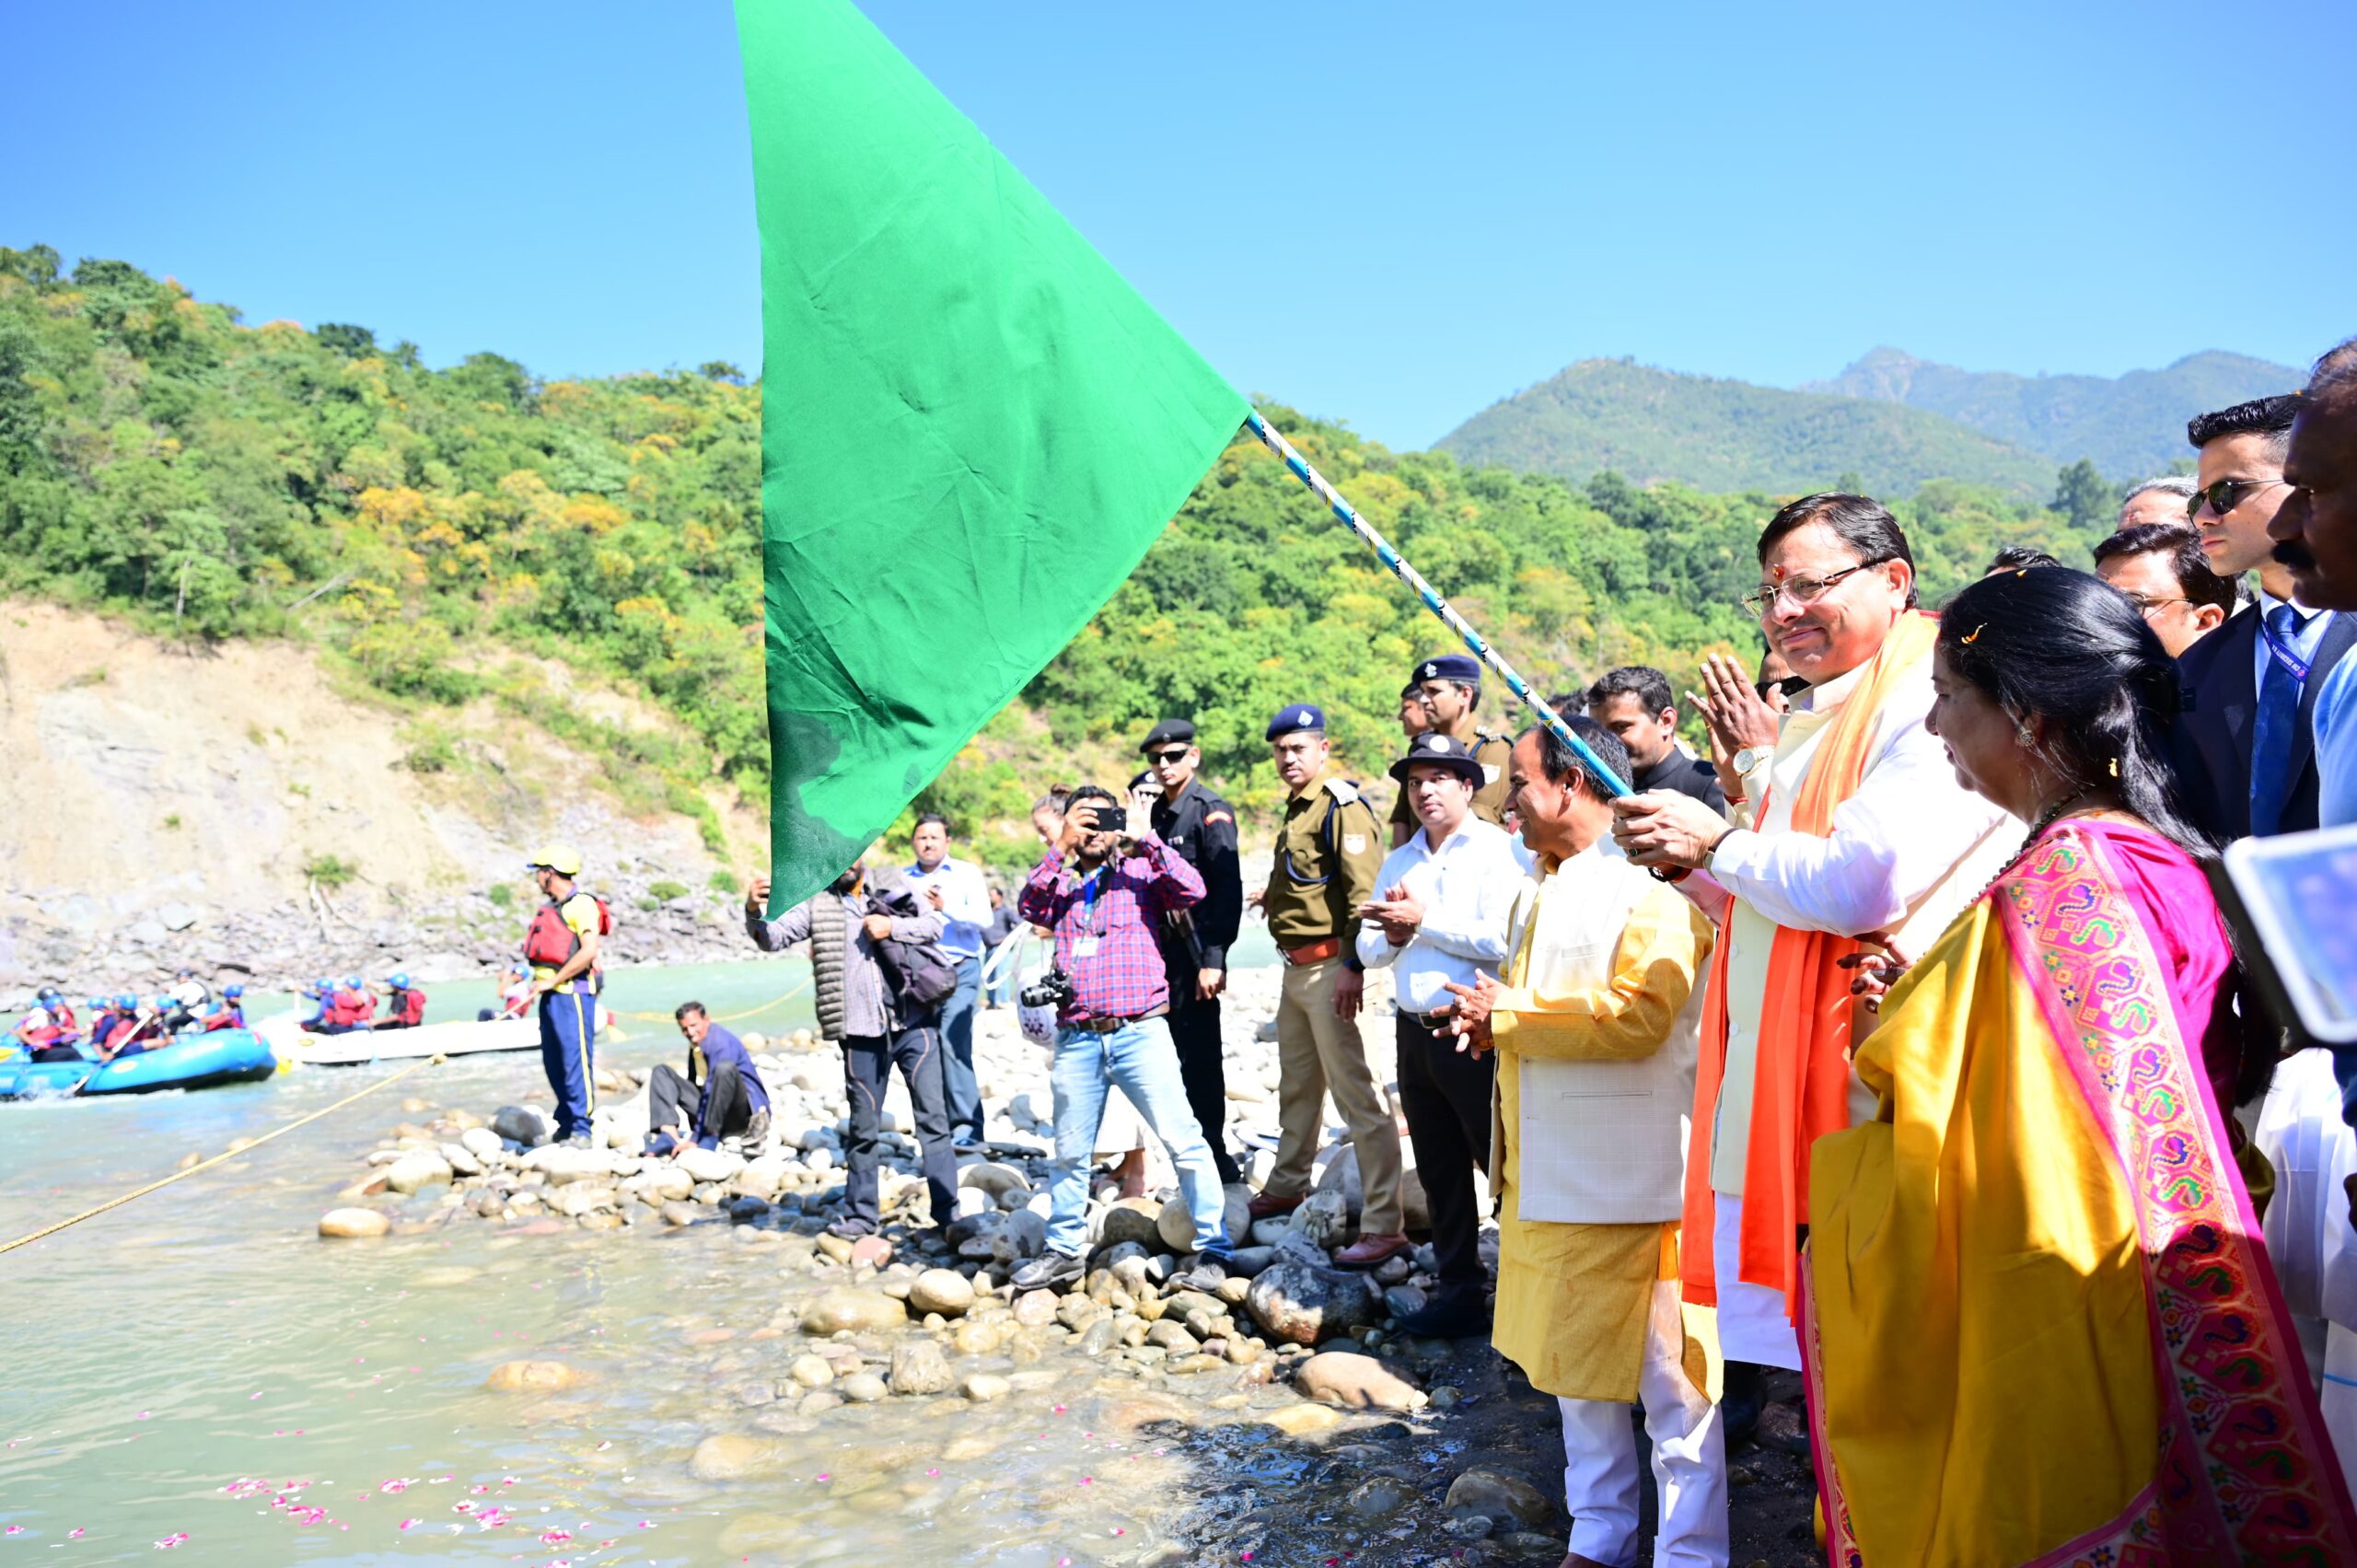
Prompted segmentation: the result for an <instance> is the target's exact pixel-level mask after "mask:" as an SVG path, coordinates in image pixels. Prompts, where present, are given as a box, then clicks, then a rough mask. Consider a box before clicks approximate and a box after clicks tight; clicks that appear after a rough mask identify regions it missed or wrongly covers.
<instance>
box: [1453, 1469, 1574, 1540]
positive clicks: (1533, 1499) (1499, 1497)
mask: <svg viewBox="0 0 2357 1568" xmlns="http://www.w3.org/2000/svg"><path fill="white" fill-rule="evenodd" d="M1441 1506H1442V1507H1444V1508H1446V1510H1448V1516H1449V1517H1450V1518H1452V1519H1469V1518H1473V1517H1476V1516H1479V1517H1483V1518H1489V1519H1513V1520H1514V1521H1515V1522H1516V1523H1517V1524H1521V1525H1524V1526H1527V1527H1530V1528H1532V1529H1537V1528H1538V1527H1541V1526H1543V1525H1545V1524H1546V1523H1547V1522H1548V1521H1549V1520H1550V1518H1551V1517H1552V1516H1553V1515H1554V1512H1555V1509H1554V1506H1553V1504H1550V1503H1549V1502H1548V1501H1547V1495H1546V1493H1542V1492H1540V1491H1539V1490H1538V1488H1537V1487H1535V1486H1533V1485H1531V1484H1530V1483H1529V1482H1528V1481H1525V1480H1523V1479H1522V1478H1521V1477H1520V1476H1514V1475H1507V1474H1505V1473H1504V1472H1503V1471H1500V1470H1483V1469H1472V1470H1467V1471H1466V1472H1465V1473H1464V1474H1462V1475H1460V1476H1458V1477H1457V1479H1456V1480H1455V1481H1451V1482H1449V1483H1448V1498H1447V1500H1446V1502H1444V1503H1443V1504H1441Z"/></svg>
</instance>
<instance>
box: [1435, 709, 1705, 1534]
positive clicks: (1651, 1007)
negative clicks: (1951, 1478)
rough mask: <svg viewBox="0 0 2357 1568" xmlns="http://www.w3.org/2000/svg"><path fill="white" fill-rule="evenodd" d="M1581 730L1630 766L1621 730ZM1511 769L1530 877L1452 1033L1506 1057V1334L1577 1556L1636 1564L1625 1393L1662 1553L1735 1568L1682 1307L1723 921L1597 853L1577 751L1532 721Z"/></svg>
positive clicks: (1501, 1064)
mask: <svg viewBox="0 0 2357 1568" xmlns="http://www.w3.org/2000/svg"><path fill="white" fill-rule="evenodd" d="M1569 722H1570V724H1571V725H1572V726H1573V730H1574V731H1575V732H1576V733H1577V734H1578V735H1579V737H1580V738H1581V739H1583V740H1585V741H1586V742H1587V744H1588V745H1589V746H1591V747H1593V748H1594V749H1596V752H1597V754H1598V756H1599V757H1600V758H1601V760H1602V761H1604V762H1605V763H1606V764H1607V765H1608V766H1609V767H1610V768H1612V769H1613V770H1614V771H1615V772H1619V773H1620V775H1621V776H1622V777H1626V776H1627V774H1628V758H1627V755H1626V753H1625V752H1624V750H1623V749H1622V748H1621V745H1620V741H1619V740H1617V739H1616V738H1613V736H1612V735H1611V733H1610V732H1609V731H1608V730H1606V729H1605V728H1604V727H1603V726H1600V725H1596V724H1595V723H1593V722H1592V721H1590V720H1588V719H1585V718H1575V719H1572V720H1570V721H1569ZM1511 766H1512V777H1513V781H1514V796H1513V801H1514V807H1513V808H1514V809H1515V811H1516V812H1517V813H1518V814H1519V816H1520V817H1521V819H1522V833H1523V842H1525V843H1526V844H1527V845H1528V846H1529V848H1530V849H1531V850H1533V851H1534V852H1536V853H1537V854H1538V873H1537V875H1536V877H1534V879H1533V881H1532V882H1531V883H1530V885H1529V886H1528V887H1527V888H1526V889H1524V891H1523V893H1522V895H1521V898H1520V900H1518V901H1517V903H1516V905H1515V915H1514V921H1513V925H1512V928H1511V935H1510V938H1509V940H1510V947H1509V948H1508V958H1507V962H1506V968H1505V970H1504V983H1503V984H1501V983H1499V982H1497V981H1491V980H1489V979H1487V978H1486V977H1484V978H1483V979H1482V980H1481V981H1480V982H1479V984H1478V986H1476V987H1471V988H1469V987H1462V986H1456V985H1452V986H1450V987H1449V990H1450V991H1451V992H1453V993H1456V995H1457V1005H1456V1006H1455V1008H1454V1009H1453V1012H1454V1016H1453V1018H1452V1019H1451V1024H1450V1027H1451V1028H1452V1029H1454V1030H1455V1031H1456V1032H1457V1035H1458V1037H1459V1040H1460V1042H1461V1043H1462V1044H1463V1045H1464V1047H1465V1048H1467V1049H1473V1050H1480V1049H1492V1048H1493V1049H1495V1050H1496V1051H1497V1053H1498V1073H1497V1090H1496V1098H1495V1099H1494V1101H1493V1106H1492V1129H1491V1145H1492V1146H1491V1172H1490V1177H1491V1190H1492V1191H1493V1192H1495V1193H1496V1194H1497V1195H1498V1225H1499V1255H1498V1298H1497V1314H1496V1328H1495V1330H1494V1340H1495V1343H1496V1345H1497V1347H1498V1350H1499V1352H1500V1353H1502V1354H1504V1356H1505V1357H1506V1358H1507V1359H1508V1360H1510V1361H1512V1362H1514V1363H1515V1365H1518V1366H1520V1367H1521V1368H1522V1369H1523V1371H1524V1372H1525V1373H1526V1374H1527V1376H1529V1378H1530V1381H1531V1383H1532V1385H1533V1386H1534V1387H1536V1388H1542V1389H1544V1390H1546V1391H1547V1392H1548V1393H1550V1394H1553V1395H1555V1396H1556V1398H1557V1400H1558V1401H1559V1403H1560V1404H1561V1405H1562V1420H1563V1455H1564V1467H1563V1490H1564V1495H1565V1498H1566V1501H1567V1504H1568V1505H1569V1508H1570V1511H1571V1516H1572V1539H1571V1555H1570V1556H1569V1557H1567V1558H1566V1559H1565V1560H1564V1561H1565V1563H1566V1564H1567V1568H1584V1565H1587V1564H1599V1565H1602V1568H1627V1565H1628V1564H1630V1563H1632V1562H1634V1561H1635V1559H1636V1551H1637V1499H1638V1490H1639V1484H1640V1481H1641V1476H1640V1473H1639V1470H1638V1468H1637V1467H1638V1458H1637V1449H1636V1439H1635V1434H1633V1432H1632V1431H1631V1427H1630V1423H1629V1410H1628V1407H1629V1405H1630V1404H1631V1402H1633V1401H1642V1402H1643V1405H1644V1409H1645V1431H1646V1434H1647V1435H1648V1436H1650V1437H1651V1438H1652V1440H1653V1447H1654V1453H1653V1468H1654V1480H1655V1487H1656V1489H1657V1491H1658V1493H1659V1495H1660V1503H1661V1506H1660V1520H1661V1523H1660V1529H1659V1532H1658V1535H1657V1537H1656V1539H1655V1562H1656V1563H1659V1564H1678V1565H1680V1568H1684V1565H1688V1564H1695V1565H1704V1564H1707V1565H1713V1568H1715V1565H1719V1564H1724V1562H1726V1561H1727V1494H1726V1449H1725V1439H1724V1432H1723V1429H1722V1427H1721V1424H1720V1417H1719V1410H1718V1406H1717V1405H1716V1404H1715V1403H1714V1402H1713V1400H1712V1399H1711V1396H1710V1393H1709V1387H1710V1377H1709V1361H1710V1358H1711V1356H1712V1354H1713V1347H1712V1346H1711V1345H1710V1344H1709V1342H1708V1341H1709V1332H1710V1331H1709V1329H1708V1328H1707V1324H1708V1320H1709V1313H1708V1311H1707V1310H1706V1309H1702V1308H1691V1309H1683V1310H1682V1309H1681V1307H1680V1304H1679V1301H1678V1209H1679V1205H1680V1202H1681V1201H1682V1200H1681V1194H1682V1192H1683V1190H1684V1184H1685V1166H1686V1137H1685V1132H1684V1130H1683V1128H1682V1126H1681V1123H1680V1117H1681V1114H1682V1113H1683V1112H1684V1111H1685V1110H1686V1109H1688V1108H1689V1106H1690V1105H1691V1104H1692V1099H1693V1092H1694V1061H1695V1051H1696V1040H1697V1032H1698V1027H1699V1018H1700V1012H1701V974H1702V970H1703V966H1704V965H1705V963H1706V962H1707V960H1708V959H1709V957H1710V951H1711V927H1710V923H1708V922H1707V921H1705V920H1704V919H1703V918H1702V916H1701V914H1700V913H1699V912H1697V911H1696V910H1695V908H1694V907H1693V905H1692V904H1690V903H1689V902H1688V901H1687V900H1685V899H1684V898H1683V897H1681V896H1680V895H1679V894H1678V893H1677V892H1676V891H1675V890H1673V889H1671V888H1670V887H1669V886H1668V885H1666V883H1662V882H1658V881H1655V879H1654V878H1653V877H1649V876H1648V875H1646V873H1645V872H1643V870H1641V869H1639V868H1638V867H1636V866H1634V865H1630V864H1629V863H1628V862H1627V861H1626V860H1622V859H1619V858H1617V857H1611V856H1608V855H1606V854H1604V853H1603V852H1602V851H1601V850H1599V849H1598V848H1597V847H1596V845H1597V842H1598V841H1599V840H1601V839H1602V838H1603V837H1604V836H1605V835H1606V833H1607V832H1608V831H1609V830H1610V828H1611V824H1612V808H1611V806H1610V805H1609V803H1608V796H1605V795H1604V794H1603V793H1602V792H1601V791H1600V790H1598V789H1597V788H1596V784H1594V782H1593V781H1592V780H1591V779H1590V778H1589V777H1588V776H1587V773H1586V772H1585V770H1584V769H1583V768H1582V767H1581V766H1580V765H1579V763H1578V762H1577V761H1576V760H1575V758H1574V756H1573V752H1572V750H1571V748H1569V747H1568V746H1565V745H1563V744H1562V742H1561V741H1560V740H1557V739H1556V738H1554V737H1553V736H1551V735H1550V734H1549V733H1548V732H1547V731H1545V730H1544V729H1540V728H1537V727H1533V728H1532V729H1529V730H1527V731H1526V732H1524V734H1523V735H1522V736H1521V737H1520V738H1518V739H1517V740H1516V741H1515V747H1514V751H1513V756H1512V763H1511ZM1686 1311H1691V1312H1693V1313H1694V1315H1695V1318H1696V1319H1697V1321H1698V1323H1700V1324H1702V1325H1705V1327H1703V1330H1702V1335H1701V1338H1700V1339H1697V1338H1695V1337H1693V1336H1691V1335H1689V1333H1688V1331H1687V1328H1686Z"/></svg>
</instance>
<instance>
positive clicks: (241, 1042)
mask: <svg viewBox="0 0 2357 1568" xmlns="http://www.w3.org/2000/svg"><path fill="white" fill-rule="evenodd" d="M277 1071H278V1058H277V1057H275V1056H273V1055H272V1054H271V1050H270V1047H269V1046H267V1045H265V1044H263V1043H262V1042H261V1040H258V1039H256V1038H255V1037H254V1033H253V1031H252V1030H251V1029H215V1030H214V1031H213V1032H212V1033H211V1034H202V1035H183V1036H181V1037H180V1038H179V1039H178V1040H173V1041H172V1042H171V1043H169V1044H168V1045H159V1046H157V1047H155V1048H154V1049H153V1050H150V1051H141V1052H139V1053H138V1054H137V1055H135V1056H124V1057H120V1058H118V1059H116V1060H115V1061H112V1062H91V1061H82V1062H28V1061H25V1060H24V1059H23V1058H22V1057H21V1056H19V1057H12V1058H11V1059H10V1060H8V1061H6V1062H0V1099H29V1098H32V1097H34V1096H36V1095H73V1094H81V1095H140V1094H148V1093H152V1092H153V1091H155V1090H157V1089H209V1088H211V1087H213V1086H215V1085H216V1084H243V1083H250V1082H251V1081H253V1080H255V1079H260V1078H267V1077H269V1076H270V1075H271V1074H273V1073H275V1072H277Z"/></svg>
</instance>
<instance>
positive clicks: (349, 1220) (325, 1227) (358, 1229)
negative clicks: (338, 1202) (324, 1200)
mask: <svg viewBox="0 0 2357 1568" xmlns="http://www.w3.org/2000/svg"><path fill="white" fill-rule="evenodd" d="M392 1228H393V1222H392V1221H390V1220H389V1219H387V1218H386V1217H385V1216H384V1215H382V1214H378V1213H377V1211H376V1210H374V1209H330V1210H329V1211H328V1212H327V1213H326V1214H321V1215H320V1216H319V1234H320V1235H321V1236H330V1237H360V1236H382V1235H384V1234H385V1233H386V1232H387V1231H389V1230H390V1229H392Z"/></svg>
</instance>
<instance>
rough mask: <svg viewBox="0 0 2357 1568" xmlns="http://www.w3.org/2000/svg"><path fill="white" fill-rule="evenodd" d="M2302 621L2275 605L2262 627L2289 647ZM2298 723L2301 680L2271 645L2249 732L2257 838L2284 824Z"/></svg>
mask: <svg viewBox="0 0 2357 1568" xmlns="http://www.w3.org/2000/svg"><path fill="white" fill-rule="evenodd" d="M2307 620H2308V618H2307V617H2306V616H2305V615H2302V614H2301V613H2300V612H2299V611H2298V610H2294V609H2293V608H2292V607H2291V606H2290V605H2288V604H2279V605H2277V606H2276V607H2275V608H2274V609H2272V610H2269V611H2268V612H2267V629H2268V630H2269V631H2270V632H2272V633H2275V640H2276V641H2277V642H2278V643H2280V644H2281V645H2283V646H2284V647H2286V648H2289V647H2291V646H2292V645H2293V643H2294V642H2295V641H2296V640H2297V639H2298V637H2299V635H2300V629H2301V628H2302V627H2303V626H2305V625H2306V624H2307ZM2263 640H2264V639H2262V641H2263ZM2299 723H2300V683H2299V682H2298V681H2297V680H2295V679H2293V678H2292V672H2291V671H2290V670H2288V669H2286V668H2283V661H2282V659H2281V658H2279V657H2277V656H2276V655H2275V652H2274V650H2273V649H2271V648H2270V649H2269V650H2268V655H2267V674H2266V676H2265V677H2264V678H2263V679H2260V681H2259V683H2258V723H2257V724H2255V725H2254V726H2252V727H2251V736H2250V830H2251V832H2252V833H2253V834H2254V835H2256V836H2264V835H2266V834H2269V833H2273V832H2277V831H2280V830H2282V826H2283V804H2284V801H2285V800H2286V798H2288V797H2289V796H2290V795H2291V793H2292V736H2293V731H2294V730H2295V729H2296V728H2297V727H2298V726H2299Z"/></svg>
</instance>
